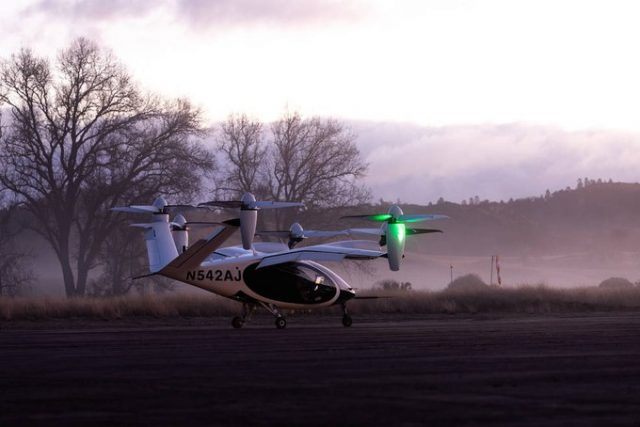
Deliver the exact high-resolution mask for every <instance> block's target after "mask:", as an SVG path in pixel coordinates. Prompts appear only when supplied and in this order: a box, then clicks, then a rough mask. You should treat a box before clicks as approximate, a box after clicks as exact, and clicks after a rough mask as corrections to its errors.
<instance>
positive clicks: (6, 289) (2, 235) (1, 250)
mask: <svg viewBox="0 0 640 427" xmlns="http://www.w3.org/2000/svg"><path fill="white" fill-rule="evenodd" d="M1 201H2V199H0V202H1ZM0 206H2V211H0V296H11V297H13V296H17V295H20V294H21V293H23V292H24V291H25V290H26V288H27V287H28V286H29V285H31V284H32V282H33V280H34V279H35V276H34V275H33V273H32V271H31V268H30V266H29V262H31V261H32V260H31V257H30V255H29V253H28V252H27V251H26V250H25V249H24V248H22V247H21V246H20V245H19V242H18V237H19V236H20V233H21V231H22V227H21V226H20V224H19V223H18V221H17V219H16V216H17V215H18V213H17V210H16V206H15V205H9V206H5V204H4V203H0Z"/></svg>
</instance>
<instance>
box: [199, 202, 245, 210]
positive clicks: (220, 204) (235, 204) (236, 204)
mask: <svg viewBox="0 0 640 427" xmlns="http://www.w3.org/2000/svg"><path fill="white" fill-rule="evenodd" d="M201 206H215V207H218V208H229V209H233V208H240V207H241V206H242V202H241V201H240V200H211V201H209V202H203V203H198V207H201Z"/></svg>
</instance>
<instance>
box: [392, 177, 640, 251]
mask: <svg viewBox="0 0 640 427" xmlns="http://www.w3.org/2000/svg"><path fill="white" fill-rule="evenodd" d="M403 209H404V210H405V212H407V213H423V212H424V213H426V212H431V213H440V214H445V215H448V216H450V217H451V219H449V220H446V221H438V223H437V227H438V228H441V229H442V230H443V231H445V233H446V234H445V235H443V236H438V237H439V238H438V240H437V245H419V246H420V247H423V250H426V251H427V252H428V253H440V254H442V253H446V254H456V255H466V254H469V255H475V254H480V253H509V254H512V255H520V256H530V255H552V254H564V253H573V252H588V253H593V254H598V255H601V256H605V257H606V256H610V255H611V254H612V253H614V252H627V251H628V252H637V251H640V184H628V183H590V184H588V185H586V186H582V187H581V188H576V189H566V190H561V191H556V192H553V193H551V192H547V194H546V195H545V196H542V197H533V198H526V199H518V200H512V201H509V202H488V201H484V202H479V203H477V204H457V203H450V202H441V203H438V204H433V205H431V206H427V207H425V206H413V205H409V206H403ZM423 224H424V223H423ZM429 225H430V226H431V225H434V226H435V225H436V223H435V222H434V223H430V224H429ZM414 243H415V242H414Z"/></svg>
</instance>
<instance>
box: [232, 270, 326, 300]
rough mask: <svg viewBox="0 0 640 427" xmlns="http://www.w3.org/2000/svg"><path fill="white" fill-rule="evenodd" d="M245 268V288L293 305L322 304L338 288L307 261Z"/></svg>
mask: <svg viewBox="0 0 640 427" xmlns="http://www.w3.org/2000/svg"><path fill="white" fill-rule="evenodd" d="M257 265H258V264H257V263H256V264H253V265H250V266H249V267H247V268H246V269H245V271H244V281H245V283H246V284H247V287H248V288H249V289H251V290H252V291H253V292H255V293H257V294H258V295H260V296H262V297H265V298H268V299H273V300H278V301H284V302H288V303H293V304H322V303H324V302H327V301H331V300H332V299H333V298H334V297H335V296H336V294H337V293H338V287H337V285H336V283H334V281H333V280H331V278H330V277H329V276H328V275H326V274H325V273H324V272H323V271H322V270H320V269H319V268H317V267H315V266H313V265H311V264H306V263H300V262H288V263H284V264H278V265H273V266H270V267H264V268H260V269H256V267H257Z"/></svg>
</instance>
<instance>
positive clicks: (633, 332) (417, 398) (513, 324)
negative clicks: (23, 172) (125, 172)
mask: <svg viewBox="0 0 640 427" xmlns="http://www.w3.org/2000/svg"><path fill="white" fill-rule="evenodd" d="M355 320H356V322H355V323H354V325H353V327H351V328H343V327H342V326H341V325H340V324H339V319H338V318H336V319H333V318H313V317H302V318H291V319H289V326H288V327H287V329H285V330H276V329H275V327H273V325H272V319H270V318H267V317H260V318H258V319H256V320H255V322H254V323H253V324H250V325H249V326H248V327H246V328H245V329H242V330H232V329H231V328H230V327H229V326H227V325H228V321H227V319H224V320H223V319H219V318H218V319H212V320H211V326H184V325H181V326H173V327H172V326H157V325H154V322H152V321H151V322H149V323H148V324H147V325H146V326H145V327H140V326H138V327H120V326H118V325H117V324H116V326H115V327H114V326H111V325H112V323H111V322H106V323H105V325H106V326H105V327H100V328H98V327H91V328H89V329H83V328H74V329H72V330H65V329H60V328H58V329H54V330H46V329H45V330H42V329H41V330H28V329H27V330H25V329H9V330H7V329H6V328H5V329H3V330H0V425H2V426H17V425H46V426H52V425H65V426H70V425H78V426H80V425H82V426H107V425H109V426H112V425H141V426H157V425H176V426H186V425H252V424H260V425H292V424H293V425H448V426H451V425H469V426H477V425H510V426H512V425H530V426H540V425H545V426H556V425H581V426H583V425H607V426H612V425H638V424H639V423H640V314H601V315H590V316H584V317H582V316H563V317H514V318H502V319H487V318H457V317H436V318H424V319H421V318H412V319H405V318H403V317H402V315H397V316H390V317H389V316H387V317H385V318H384V321H381V320H376V319H375V318H365V319H358V318H356V319H355ZM5 326H6V325H5Z"/></svg>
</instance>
